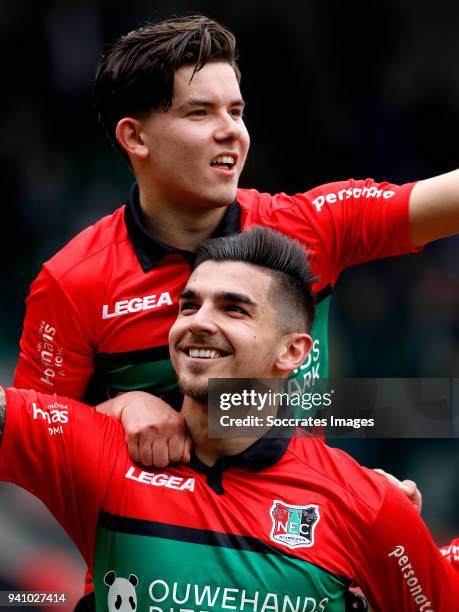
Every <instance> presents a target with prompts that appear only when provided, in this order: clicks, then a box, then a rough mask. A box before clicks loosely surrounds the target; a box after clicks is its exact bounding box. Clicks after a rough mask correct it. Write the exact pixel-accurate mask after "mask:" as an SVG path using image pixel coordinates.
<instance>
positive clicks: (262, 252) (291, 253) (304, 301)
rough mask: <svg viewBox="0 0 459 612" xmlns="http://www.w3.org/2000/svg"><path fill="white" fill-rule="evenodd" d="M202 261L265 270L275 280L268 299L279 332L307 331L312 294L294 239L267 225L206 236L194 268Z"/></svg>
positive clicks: (306, 263)
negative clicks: (250, 266)
mask: <svg viewBox="0 0 459 612" xmlns="http://www.w3.org/2000/svg"><path fill="white" fill-rule="evenodd" d="M205 261H215V262H226V261H241V262H243V263H247V264H250V265H253V266H258V267H260V268H263V269H266V270H268V272H270V273H271V274H272V276H273V279H274V280H275V281H276V282H275V283H273V286H272V289H271V294H270V299H271V301H272V302H273V304H274V306H275V310H276V311H277V313H278V316H279V327H280V329H281V331H282V333H289V332H292V331H298V332H304V331H306V332H309V331H310V329H311V327H312V324H313V322H314V312H315V306H314V304H315V298H314V294H313V292H312V289H311V284H312V283H313V282H314V280H315V277H314V276H313V275H312V273H311V271H310V266H309V261H308V258H307V255H306V253H305V250H304V248H303V247H302V246H301V244H300V243H299V242H298V241H297V240H293V239H291V238H288V237H287V236H285V235H284V234H281V233H280V232H276V231H274V230H272V229H269V228H267V227H260V226H255V227H253V228H252V229H250V230H249V231H247V232H242V233H240V234H233V235H231V236H225V237H223V238H212V239H210V240H206V241H205V242H203V243H202V244H201V246H200V247H199V248H198V250H197V251H196V256H195V260H194V264H193V269H196V268H197V267H198V266H199V265H200V264H202V263H204V262H205Z"/></svg>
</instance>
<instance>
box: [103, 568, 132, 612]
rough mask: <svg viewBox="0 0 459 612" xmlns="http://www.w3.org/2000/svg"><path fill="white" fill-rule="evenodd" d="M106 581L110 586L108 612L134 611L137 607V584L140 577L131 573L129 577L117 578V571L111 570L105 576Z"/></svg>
mask: <svg viewBox="0 0 459 612" xmlns="http://www.w3.org/2000/svg"><path fill="white" fill-rule="evenodd" d="M104 582H105V584H106V585H107V586H108V587H109V589H108V594H107V605H108V612H134V610H135V609H136V608H137V594H136V592H135V589H136V586H137V585H138V584H139V579H138V578H137V576H136V575H135V574H130V576H129V579H126V578H117V577H116V572H115V571H114V570H110V571H109V572H107V573H106V574H105V576H104Z"/></svg>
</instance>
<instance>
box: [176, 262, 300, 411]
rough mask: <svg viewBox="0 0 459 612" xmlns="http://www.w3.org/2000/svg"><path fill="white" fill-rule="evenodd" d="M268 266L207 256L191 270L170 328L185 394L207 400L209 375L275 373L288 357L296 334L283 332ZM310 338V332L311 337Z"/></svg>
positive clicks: (282, 370) (287, 367)
mask: <svg viewBox="0 0 459 612" xmlns="http://www.w3.org/2000/svg"><path fill="white" fill-rule="evenodd" d="M273 282H275V281H274V280H273V278H272V276H271V275H270V273H269V272H268V271H265V270H263V269H262V268H259V267H257V266H252V265H248V264H245V263H242V262H224V263H217V262H214V261H206V262H204V263H202V264H201V265H199V266H198V267H197V268H196V270H195V271H194V272H193V274H192V275H191V277H190V279H189V281H188V283H187V286H186V288H185V290H184V291H183V293H182V295H181V297H180V302H179V304H180V305H179V315H178V318H177V320H176V321H175V323H174V325H173V326H172V328H171V330H170V333H169V346H170V353H171V358H172V363H173V365H174V368H175V370H176V372H177V375H178V379H179V386H180V388H181V390H182V392H183V393H185V395H188V396H191V397H193V398H194V399H196V400H198V401H206V400H207V386H208V378H209V377H211V378H274V377H279V376H281V375H286V374H287V373H288V371H290V370H291V369H293V368H294V367H297V365H299V364H300V363H301V361H302V358H303V357H304V353H303V354H302V355H303V357H298V354H296V352H295V353H294V354H293V353H292V357H294V358H296V359H297V361H298V363H296V364H293V365H292V364H290V362H289V363H287V361H286V357H288V350H287V347H288V346H290V342H291V340H292V338H294V337H296V336H298V337H299V336H305V334H289V335H287V336H286V335H282V334H281V332H280V331H279V325H278V321H277V315H276V312H275V309H274V306H273V304H272V302H271V300H270V296H271V295H272V292H271V287H272V283H273ZM308 338H309V337H308Z"/></svg>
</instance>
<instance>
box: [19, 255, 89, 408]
mask: <svg viewBox="0 0 459 612" xmlns="http://www.w3.org/2000/svg"><path fill="white" fill-rule="evenodd" d="M83 317H84V315H83V313H82V308H79V307H78V306H77V305H76V304H75V302H74V300H72V298H71V297H70V295H69V293H68V292H67V291H66V289H65V287H64V285H63V283H62V282H59V281H58V280H57V279H56V278H55V277H54V276H53V274H52V273H51V272H50V270H49V269H48V268H47V266H46V264H45V266H44V267H43V269H42V270H41V272H40V274H39V275H38V276H37V278H36V279H35V281H34V282H33V283H32V286H31V290H30V293H29V296H28V297H27V301H26V315H25V319H24V327H23V332H22V337H21V342H20V355H19V361H18V364H17V367H16V372H15V375H14V383H13V384H14V386H15V387H16V388H21V389H32V388H33V389H36V390H38V391H42V392H44V393H57V394H59V395H63V396H66V397H73V398H75V399H82V398H83V397H84V394H85V391H86V388H87V385H88V381H89V379H90V377H91V375H92V373H93V370H94V350H93V348H92V346H91V341H90V340H89V339H88V327H89V325H88V324H87V322H85V321H84V318H83Z"/></svg>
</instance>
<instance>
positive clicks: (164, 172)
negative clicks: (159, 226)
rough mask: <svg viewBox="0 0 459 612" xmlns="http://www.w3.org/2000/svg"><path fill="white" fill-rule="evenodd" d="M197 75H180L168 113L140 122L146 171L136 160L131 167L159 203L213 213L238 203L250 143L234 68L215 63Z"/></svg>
mask: <svg viewBox="0 0 459 612" xmlns="http://www.w3.org/2000/svg"><path fill="white" fill-rule="evenodd" d="M193 71H194V66H182V67H181V68H179V69H178V70H177V71H176V73H175V80H174V98H173V102H172V107H171V108H170V109H169V110H168V111H167V112H165V111H163V110H161V109H159V110H154V111H152V113H151V114H150V115H149V116H148V117H147V118H146V119H142V120H139V124H140V137H141V140H142V142H143V144H144V149H143V151H145V157H144V158H143V159H142V161H141V167H139V165H138V163H137V162H138V160H136V159H135V156H134V157H133V156H132V155H131V161H132V163H133V165H134V168H135V170H136V174H138V175H139V176H138V178H139V181H141V180H142V177H146V179H144V180H147V181H148V189H149V193H150V194H151V196H152V198H153V201H155V202H158V203H159V204H162V205H163V206H169V207H171V208H177V207H178V208H180V207H181V206H187V207H191V208H195V209H197V210H199V209H204V210H209V209H211V208H215V207H220V206H226V205H228V204H230V203H231V202H232V201H233V200H234V199H235V197H236V189H237V184H238V180H239V176H240V174H241V171H242V168H243V166H244V163H245V159H246V157H247V151H248V148H249V142H250V141H249V135H248V133H247V130H246V128H245V125H244V122H243V119H242V113H243V108H244V102H243V100H242V97H241V92H240V89H239V84H238V81H237V78H236V74H235V72H234V69H233V67H232V66H231V65H230V64H228V63H226V62H209V63H207V64H205V66H204V67H203V68H202V69H201V70H199V71H197V72H195V73H194V75H193ZM139 170H140V171H139Z"/></svg>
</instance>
